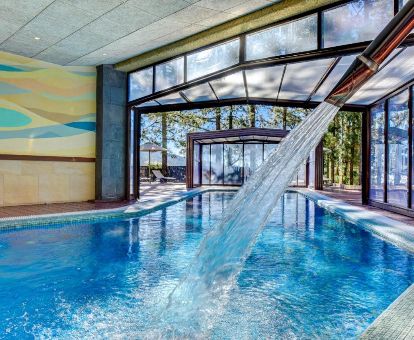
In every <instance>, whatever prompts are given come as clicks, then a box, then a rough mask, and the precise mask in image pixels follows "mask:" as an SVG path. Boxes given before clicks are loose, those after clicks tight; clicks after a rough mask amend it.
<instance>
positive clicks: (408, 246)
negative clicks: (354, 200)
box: [289, 188, 414, 253]
mask: <svg viewBox="0 0 414 340" xmlns="http://www.w3.org/2000/svg"><path fill="white" fill-rule="evenodd" d="M289 191H293V192H297V193H300V194H302V195H304V196H305V197H307V198H309V199H311V200H312V201H314V202H315V203H316V204H317V205H318V206H320V207H322V208H324V209H326V210H327V211H329V212H332V213H334V214H337V215H339V216H341V217H342V218H343V219H345V220H346V221H348V222H351V223H352V224H355V225H357V226H359V227H361V228H363V229H365V230H367V231H370V232H371V233H373V234H374V235H375V236H377V237H379V238H381V239H383V240H385V241H387V242H390V243H392V244H394V245H396V246H397V247H400V248H403V249H404V250H407V251H409V252H410V253H414V227H413V226H411V225H408V224H406V223H403V222H400V221H397V220H394V219H392V218H390V217H387V216H384V215H381V214H380V213H377V212H375V211H370V210H367V209H365V208H363V207H358V206H355V205H352V204H349V203H346V202H344V201H342V200H339V199H335V198H332V197H328V196H325V195H322V194H320V193H318V192H315V191H313V190H310V189H304V188H289Z"/></svg>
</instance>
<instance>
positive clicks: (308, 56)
mask: <svg viewBox="0 0 414 340" xmlns="http://www.w3.org/2000/svg"><path fill="white" fill-rule="evenodd" d="M389 1H393V2H394V12H395V13H394V15H395V14H396V12H397V9H399V1H398V0H389ZM351 2H353V0H346V1H345V0H344V1H339V2H337V3H334V4H330V5H326V6H322V7H320V8H317V9H313V10H311V11H307V12H305V13H301V14H298V15H295V16H292V17H290V18H286V19H283V20H280V21H277V22H275V23H272V24H269V25H266V26H263V27H260V28H256V29H253V30H250V31H248V32H245V33H242V34H239V35H236V36H233V37H230V38H227V39H223V40H221V41H219V42H215V43H212V44H208V45H206V46H203V47H201V48H197V49H194V50H192V51H189V52H186V53H181V54H178V55H175V56H173V57H170V58H166V59H163V60H161V61H159V62H157V63H154V64H151V65H147V66H143V67H140V68H138V69H135V70H133V71H129V72H128V73H127V78H128V79H129V75H130V74H131V73H135V72H138V71H141V70H143V69H146V68H149V67H152V68H153V91H152V94H150V95H148V96H145V97H141V98H138V99H135V100H131V101H129V100H127V103H128V106H138V105H139V104H142V103H144V102H147V101H150V100H155V99H157V98H159V97H163V96H166V95H168V94H171V93H174V92H177V91H182V90H185V89H187V88H189V87H193V86H196V85H200V84H202V83H205V82H209V81H211V80H214V79H218V78H221V77H224V76H226V75H229V74H231V73H234V72H237V71H243V70H246V69H255V68H259V67H270V66H275V65H280V64H287V63H293V62H299V61H308V60H314V59H321V58H329V57H341V56H344V55H349V54H354V53H359V52H362V51H363V50H364V49H365V48H366V47H367V46H368V45H369V43H370V41H364V42H358V43H353V44H347V45H341V46H334V47H329V48H324V47H323V12H325V11H327V10H331V9H334V8H338V7H341V6H344V5H346V4H348V3H351ZM311 15H316V16H317V49H316V50H311V51H304V52H298V53H292V54H286V55H279V56H273V57H269V58H263V59H256V60H250V61H246V37H247V36H248V35H250V34H254V33H257V32H260V31H263V30H266V29H269V28H272V27H276V26H279V25H283V24H288V23H290V22H293V21H297V20H300V19H303V18H306V17H308V16H311ZM235 39H239V49H240V50H239V62H238V63H236V64H235V65H233V66H230V67H227V68H224V69H222V70H219V71H216V72H213V73H210V74H208V75H205V76H202V77H199V78H196V79H194V80H191V81H188V79H187V73H188V70H187V69H188V61H187V57H188V55H190V54H194V53H197V52H201V51H204V50H207V49H210V48H213V47H215V46H219V45H222V44H225V43H228V42H230V41H233V40H235ZM403 45H404V46H408V45H414V34H412V35H410V36H409V37H408V38H407V39H406V41H405V42H404V44H403ZM180 57H183V58H184V82H183V83H182V84H178V85H176V86H173V87H170V88H168V89H165V90H162V91H158V92H155V88H156V83H155V82H156V76H155V72H156V66H157V65H160V64H164V63H166V62H169V61H171V60H174V59H177V58H180ZM328 75H329V74H328ZM328 75H326V77H325V79H323V78H321V81H320V84H319V87H320V86H321V85H322V84H323V82H324V80H326V78H327V76H328ZM128 82H129V81H128ZM128 93H129V89H128V91H127V94H128ZM192 103H193V102H192Z"/></svg>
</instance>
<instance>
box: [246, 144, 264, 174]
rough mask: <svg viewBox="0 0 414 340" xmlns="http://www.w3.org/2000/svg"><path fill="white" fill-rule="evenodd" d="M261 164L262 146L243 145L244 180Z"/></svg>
mask: <svg viewBox="0 0 414 340" xmlns="http://www.w3.org/2000/svg"><path fill="white" fill-rule="evenodd" d="M262 163H263V144H247V143H246V144H244V180H245V181H246V180H247V179H248V178H249V177H250V176H251V175H253V173H254V172H255V171H256V170H257V169H258V168H259V166H260V165H261V164H262Z"/></svg>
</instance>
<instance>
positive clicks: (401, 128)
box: [387, 90, 408, 207]
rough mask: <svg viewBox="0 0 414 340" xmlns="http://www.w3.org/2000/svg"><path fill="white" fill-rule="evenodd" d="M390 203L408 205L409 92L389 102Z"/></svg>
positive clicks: (388, 192)
mask: <svg viewBox="0 0 414 340" xmlns="http://www.w3.org/2000/svg"><path fill="white" fill-rule="evenodd" d="M387 166H388V179H387V197H388V200H387V201H388V203H391V204H395V205H399V206H403V207H407V204H408V90H407V91H404V92H402V93H401V94H399V95H398V96H396V97H393V98H391V99H390V100H389V114H388V165H387Z"/></svg>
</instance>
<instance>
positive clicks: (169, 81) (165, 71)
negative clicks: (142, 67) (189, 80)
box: [155, 57, 184, 91]
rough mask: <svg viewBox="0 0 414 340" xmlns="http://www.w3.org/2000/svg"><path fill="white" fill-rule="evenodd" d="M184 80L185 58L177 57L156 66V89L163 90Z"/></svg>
mask: <svg viewBox="0 0 414 340" xmlns="http://www.w3.org/2000/svg"><path fill="white" fill-rule="evenodd" d="M182 82H184V58H183V57H181V58H177V59H174V60H171V61H167V62H166V63H162V64H159V65H157V66H156V67H155V91H162V90H165V89H168V88H170V87H173V86H175V85H178V84H181V83H182Z"/></svg>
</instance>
